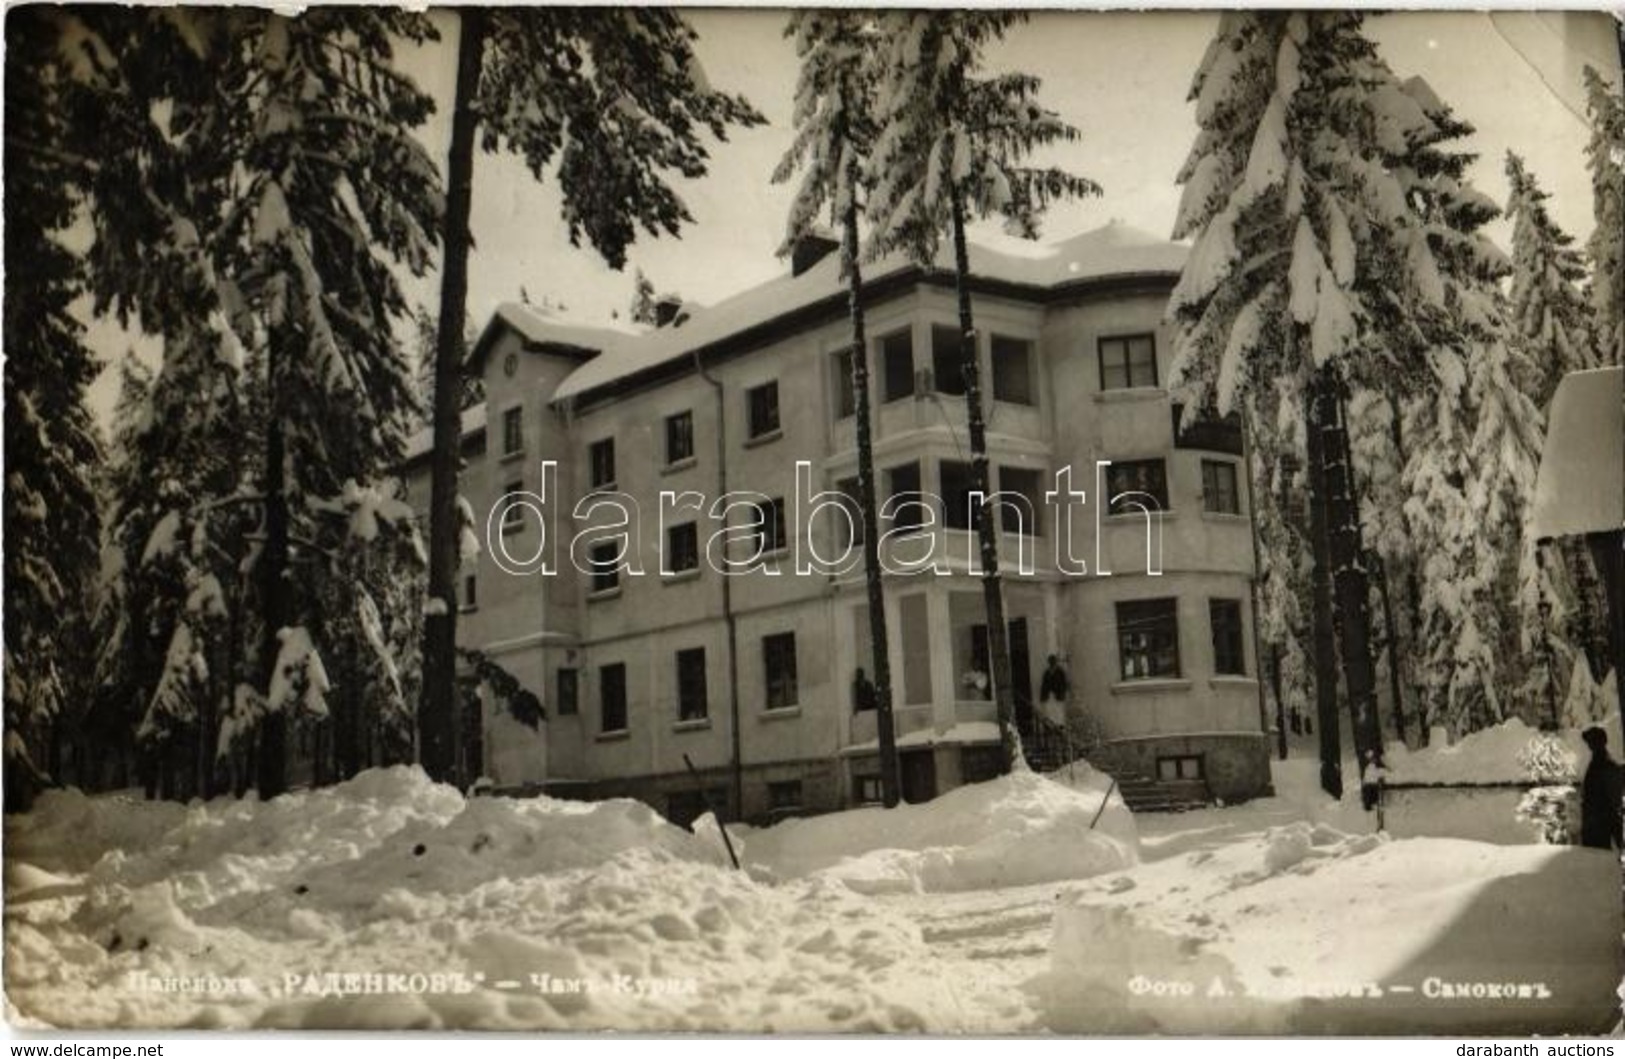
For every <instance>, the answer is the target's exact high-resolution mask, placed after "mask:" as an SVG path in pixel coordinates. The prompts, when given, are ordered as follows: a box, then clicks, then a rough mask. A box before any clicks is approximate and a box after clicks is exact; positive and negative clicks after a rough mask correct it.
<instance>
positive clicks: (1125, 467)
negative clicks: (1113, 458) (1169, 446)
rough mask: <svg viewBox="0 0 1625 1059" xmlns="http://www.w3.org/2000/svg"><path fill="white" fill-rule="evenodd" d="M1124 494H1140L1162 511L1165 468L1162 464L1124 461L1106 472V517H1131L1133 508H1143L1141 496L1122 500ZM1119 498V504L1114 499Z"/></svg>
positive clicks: (1165, 498) (1165, 505) (1165, 492)
mask: <svg viewBox="0 0 1625 1059" xmlns="http://www.w3.org/2000/svg"><path fill="white" fill-rule="evenodd" d="M1124 493H1144V494H1146V495H1147V496H1150V497H1151V498H1152V499H1154V500H1155V501H1156V502H1157V507H1158V508H1160V509H1161V510H1163V511H1167V510H1168V509H1169V505H1168V468H1167V465H1166V464H1165V463H1164V462H1163V461H1162V460H1124V461H1123V462H1121V463H1113V464H1112V465H1111V466H1110V467H1107V468H1106V500H1107V503H1108V504H1109V505H1110V506H1109V507H1107V509H1106V513H1107V514H1108V515H1132V514H1135V513H1137V512H1138V511H1139V507H1138V506H1137V505H1143V504H1145V497H1144V496H1136V497H1125V496H1123V494H1124ZM1120 497H1121V498H1122V499H1121V500H1119V499H1118V498H1120Z"/></svg>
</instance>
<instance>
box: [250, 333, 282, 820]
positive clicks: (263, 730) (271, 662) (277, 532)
mask: <svg viewBox="0 0 1625 1059" xmlns="http://www.w3.org/2000/svg"><path fill="white" fill-rule="evenodd" d="M286 342H287V338H286V334H285V329H283V328H277V329H274V330H273V332H272V334H271V338H270V343H269V352H268V355H267V357H266V373H267V374H266V377H267V378H268V379H269V380H270V390H271V394H272V398H271V399H272V402H273V404H274V403H275V402H276V400H277V398H276V393H277V383H278V381H279V380H278V372H277V365H278V362H279V361H280V360H281V359H282V358H283V357H284V356H286V355H287V350H286V349H285V348H282V347H283V346H284V345H285V343H286ZM282 414H283V413H282V411H281V410H279V409H276V408H274V407H273V409H272V411H271V414H270V415H269V416H268V417H267V418H268V420H269V422H267V424H266V428H265V470H264V476H265V479H264V487H263V489H262V492H264V494H265V544H264V546H263V547H262V548H261V550H260V557H259V567H258V573H259V593H260V614H261V627H260V686H261V687H262V688H263V689H264V694H265V696H266V701H267V702H269V701H270V696H271V686H272V683H273V682H274V680H275V677H276V664H277V656H278V654H280V649H281V640H280V637H279V636H278V634H279V633H280V632H281V631H282V627H283V625H284V624H286V623H287V620H288V609H289V608H288V532H289V527H288V496H287V468H286V465H285V464H286V460H287V452H286V444H285V439H284V437H283V429H284V428H283V421H282ZM257 749H258V759H259V760H258V765H259V767H258V778H257V780H256V781H255V784H254V785H255V788H256V789H257V790H258V791H259V795H260V799H261V800H262V801H269V800H270V799H272V798H275V797H276V796H277V795H279V794H281V793H283V792H284V791H286V790H287V789H288V718H287V716H286V715H285V714H283V713H282V712H281V711H280V710H275V709H271V710H267V712H266V714H265V719H264V720H262V721H261V722H260V726H259V739H258V747H257Z"/></svg>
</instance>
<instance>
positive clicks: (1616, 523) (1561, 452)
mask: <svg viewBox="0 0 1625 1059" xmlns="http://www.w3.org/2000/svg"><path fill="white" fill-rule="evenodd" d="M1549 419H1550V422H1549V423H1548V425H1547V430H1546V447H1545V450H1544V451H1543V452H1542V453H1541V456H1540V473H1539V475H1538V476H1537V477H1536V479H1535V506H1534V511H1533V514H1532V516H1531V518H1530V523H1529V530H1530V532H1531V533H1533V534H1534V535H1535V539H1536V540H1544V539H1546V538H1550V537H1572V536H1579V535H1582V534H1587V533H1608V532H1611V531H1613V530H1617V529H1620V528H1622V527H1625V368H1621V367H1615V368H1593V369H1592V370H1590V371H1572V372H1570V373H1569V374H1567V375H1565V376H1564V377H1563V381H1562V382H1561V383H1559V384H1558V387H1557V395H1556V396H1555V397H1553V398H1552V410H1551V415H1550V417H1549Z"/></svg>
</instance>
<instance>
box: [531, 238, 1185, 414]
mask: <svg viewBox="0 0 1625 1059" xmlns="http://www.w3.org/2000/svg"><path fill="white" fill-rule="evenodd" d="M951 253H952V251H951V248H950V247H948V246H946V245H945V246H944V247H943V248H942V250H941V253H940V254H939V256H938V260H937V267H938V268H940V269H944V270H946V269H949V268H951ZM1187 253H1189V248H1188V247H1186V246H1184V245H1182V244H1179V243H1172V242H1169V241H1168V240H1166V239H1161V238H1159V237H1157V236H1155V235H1152V234H1150V233H1149V232H1143V231H1140V230H1138V229H1136V228H1131V227H1129V226H1128V225H1126V224H1122V223H1119V222H1113V223H1111V224H1108V225H1105V226H1103V227H1100V228H1096V229H1093V230H1092V231H1088V232H1084V233H1082V234H1080V235H1076V236H1073V237H1071V238H1069V239H1063V240H1061V241H1059V242H1056V243H1050V244H1039V243H1030V242H1026V241H1024V240H1020V239H1015V238H1004V237H993V238H982V239H978V240H975V241H973V242H972V243H971V245H970V268H971V273H972V275H974V276H977V277H979V278H981V279H990V280H999V281H1003V282H1006V283H1012V284H1018V285H1022V286H1030V287H1033V288H1037V289H1040V290H1051V289H1056V288H1062V287H1066V286H1069V285H1072V284H1082V283H1087V282H1091V281H1096V280H1102V279H1108V278H1113V277H1126V276H1136V275H1146V276H1151V275H1154V276H1168V277H1173V276H1177V275H1178V274H1179V271H1180V269H1181V268H1182V267H1183V266H1184V263H1185V256H1186V254H1187ZM912 268H913V265H912V264H911V263H910V262H909V261H908V260H907V259H906V258H904V257H902V256H891V257H887V258H884V259H882V260H881V261H879V262H876V263H875V264H873V265H870V266H867V267H866V268H865V269H864V280H865V282H866V283H875V282H878V281H880V280H884V279H886V278H888V277H892V276H896V275H900V274H902V273H905V272H908V271H910V270H911V269H912ZM844 291H845V286H844V284H843V283H842V281H841V275H840V261H839V258H838V256H837V255H835V254H830V255H829V256H827V257H825V258H824V259H823V260H822V261H820V262H819V263H818V264H816V265H814V266H813V267H812V268H810V269H808V270H807V271H805V272H803V273H802V274H801V275H799V276H793V275H791V274H789V273H785V274H783V275H781V276H778V277H776V278H774V279H771V280H768V281H767V282H766V283H761V284H758V285H757V286H755V287H752V288H750V289H749V290H746V291H742V292H741V293H739V294H736V295H734V296H733V297H731V298H727V299H724V300H723V301H720V302H718V303H717V304H715V305H711V306H703V307H702V306H692V307H689V309H688V311H689V317H688V319H687V320H686V321H685V322H684V323H683V324H682V325H681V326H679V327H663V328H659V329H657V330H654V331H650V332H646V333H643V334H637V335H630V334H611V335H610V336H609V337H608V338H607V339H606V341H605V343H604V345H602V346H601V347H599V348H600V349H601V352H600V354H599V356H597V357H594V358H593V359H591V360H589V361H587V362H586V363H585V364H583V365H581V367H579V368H577V369H576V370H575V371H573V372H572V373H570V375H569V376H567V377H566V378H565V380H564V382H563V383H561V384H560V386H559V388H558V392H557V394H556V396H557V397H558V398H569V397H574V396H577V395H579V394H583V393H587V392H588V391H590V390H593V389H596V388H597V387H600V386H604V385H607V384H609V383H612V382H616V381H618V380H621V379H625V378H628V377H630V376H633V375H636V374H638V373H639V372H643V371H647V370H649V369H651V368H656V367H659V366H661V365H665V364H670V363H673V362H676V361H679V360H682V359H684V358H687V357H688V356H690V355H691V354H692V353H693V352H694V351H695V350H700V349H704V348H706V347H708V346H711V345H714V344H716V343H718V342H721V341H723V340H725V339H729V338H732V337H734V336H736V335H739V334H741V333H743V332H746V331H748V330H750V329H752V328H754V327H758V326H762V325H766V324H769V323H771V322H773V321H775V320H778V319H781V318H783V317H786V316H789V315H791V314H793V313H795V312H797V311H800V310H805V309H807V308H809V307H811V306H813V305H816V304H818V303H819V302H821V301H824V300H825V299H829V298H839V297H841V296H842V295H843V293H844Z"/></svg>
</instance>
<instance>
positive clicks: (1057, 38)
mask: <svg viewBox="0 0 1625 1059" xmlns="http://www.w3.org/2000/svg"><path fill="white" fill-rule="evenodd" d="M436 17H437V19H438V21H439V24H440V26H441V30H442V37H443V39H442V40H441V41H440V42H439V43H437V44H433V45H430V46H427V47H425V48H421V49H414V50H413V51H412V52H411V53H410V54H407V55H405V56H403V57H402V62H403V65H404V66H405V67H406V68H407V69H408V70H409V71H410V72H411V73H412V74H413V75H414V76H416V77H417V78H418V79H419V82H420V84H422V85H423V87H424V88H425V89H426V90H428V91H429V92H431V93H432V94H433V95H434V96H435V97H436V98H437V99H438V100H439V101H440V107H439V113H437V114H436V116H435V118H434V119H433V120H432V122H431V124H430V125H429V126H428V127H427V128H426V129H425V130H424V132H423V136H424V143H425V145H426V146H427V147H428V149H429V150H430V152H431V153H432V154H433V155H434V156H435V157H436V158H437V159H440V160H442V161H443V159H444V157H445V152H446V141H447V138H448V131H447V130H448V123H449V114H448V112H449V100H450V93H451V85H452V79H453V75H454V72H455V71H454V67H455V62H456V57H455V56H456V41H455V27H454V23H453V20H452V19H451V17H449V16H445V15H437V16H436ZM689 18H690V20H691V22H692V23H693V25H694V27H695V29H696V31H697V32H698V33H699V35H700V40H699V44H698V51H699V56H700V59H701V61H702V63H703V64H704V66H705V69H706V73H707V76H708V77H709V79H710V81H711V83H712V84H713V85H714V86H715V87H717V88H719V89H726V90H729V91H733V92H742V93H744V94H745V95H746V96H747V97H748V98H749V99H750V100H751V102H752V103H754V104H755V105H756V107H757V108H758V109H759V110H761V111H762V113H763V114H764V115H766V117H767V119H768V124H767V125H766V126H763V127H761V128H757V129H751V130H745V131H740V132H735V133H734V134H733V135H732V136H731V137H730V139H729V142H727V143H723V144H716V145H714V146H713V147H712V152H711V153H712V162H711V169H710V174H709V175H708V176H707V177H705V178H704V179H702V180H698V181H692V182H682V183H681V184H680V185H679V190H680V193H681V194H682V196H683V198H684V201H685V202H687V204H688V206H689V210H690V212H691V213H693V215H694V219H695V220H694V223H693V224H692V225H690V226H689V227H688V228H686V229H685V230H684V232H683V234H682V236H681V238H680V239H672V238H669V237H668V238H662V239H648V238H646V239H643V240H641V241H640V242H639V243H638V244H637V245H635V246H633V247H632V248H631V250H630V252H629V254H628V264H627V268H626V270H625V271H624V272H622V273H617V272H614V271H611V270H610V269H609V268H608V267H607V266H606V265H604V263H603V261H602V259H601V258H599V257H598V255H597V254H596V252H594V251H592V250H590V249H586V248H581V249H577V248H574V247H571V246H570V243H569V239H568V236H567V234H566V231H565V227H564V225H563V223H562V221H561V220H560V211H559V205H558V198H557V195H556V189H555V187H554V186H553V185H552V183H551V182H544V183H540V184H538V183H536V182H535V181H533V180H532V179H531V177H530V174H529V173H528V172H527V171H526V170H525V168H524V166H523V164H522V163H520V162H519V161H517V160H514V159H511V158H505V157H493V156H488V155H482V156H480V158H479V159H478V160H477V162H476V167H475V178H474V180H475V184H474V212H473V230H474V237H475V241H476V251H475V254H474V256H473V258H472V261H471V277H470V291H469V311H470V313H471V314H472V316H473V318H474V320H475V321H476V323H478V324H480V325H483V324H484V322H485V321H486V319H488V318H489V316H490V313H491V311H492V310H493V309H494V308H495V307H496V306H497V305H498V304H499V303H501V302H503V301H509V300H517V299H518V297H519V294H520V289H521V287H523V288H524V289H525V291H527V292H528V294H529V296H530V298H531V300H532V301H533V302H541V301H543V300H544V299H546V300H547V301H549V302H551V303H554V304H562V305H564V306H566V307H567V309H568V315H569V316H570V317H571V318H573V319H577V320H580V321H584V322H608V321H609V319H610V314H611V313H612V312H616V311H618V312H620V314H621V316H622V318H623V319H624V317H625V314H626V307H627V305H628V304H629V303H630V300H631V292H632V277H633V268H634V267H641V268H642V269H643V271H644V272H645V273H646V274H647V275H648V276H649V278H650V279H651V280H652V281H653V283H654V284H655V286H656V288H657V289H659V290H660V291H662V292H667V291H671V292H675V293H679V294H681V295H682V296H683V297H685V298H688V299H691V300H696V301H699V302H702V303H710V302H715V301H718V300H720V299H722V298H724V297H727V296H728V295H730V294H733V293H735V292H737V291H739V290H742V289H744V288H746V287H748V286H750V285H752V284H754V283H758V282H761V281H762V280H765V279H768V278H770V277H772V276H774V275H777V274H778V273H780V272H781V271H782V270H783V267H784V266H783V265H782V263H781V262H779V261H778V260H777V259H775V258H774V256H773V251H774V249H775V248H776V247H777V246H778V244H779V242H780V240H781V238H782V235H783V230H784V222H785V216H786V212H787V209H788V206H789V199H790V186H788V185H784V186H774V185H772V184H771V183H770V182H769V178H770V176H771V173H772V170H773V168H774V166H775V165H776V163H777V161H778V159H779V157H780V155H781V154H782V153H783V151H784V149H785V147H786V146H787V145H788V142H789V138H790V128H789V118H790V106H791V96H792V93H793V91H794V87H795V74H796V68H795V56H794V51H793V49H792V47H791V45H790V42H788V41H786V40H785V39H784V38H783V28H784V25H785V12H784V11H783V10H777V9H765V10H748V9H726V10H722V9H696V10H692V11H690V12H689ZM1217 18H1218V16H1217V14H1216V13H1213V12H1164V13H1144V14H1141V13H1128V12H1107V13H1098V12H1059V11H1048V12H1039V13H1035V14H1034V15H1033V17H1032V20H1031V21H1030V22H1029V23H1027V24H1026V25H1024V26H1021V27H1019V28H1018V29H1017V30H1016V31H1015V32H1013V33H1012V34H1011V35H1010V36H1009V38H1008V39H1007V40H1006V41H1004V42H1003V43H1002V44H1000V45H998V46H996V47H995V48H994V49H993V50H992V51H990V53H989V56H988V57H989V60H990V64H991V65H993V66H996V67H1019V68H1022V69H1025V70H1027V71H1029V72H1032V73H1035V74H1038V75H1039V76H1041V77H1042V78H1043V80H1044V85H1043V88H1042V90H1041V98H1042V100H1043V101H1044V103H1045V104H1046V105H1048V106H1049V107H1051V108H1052V109H1054V110H1056V111H1058V112H1059V113H1060V114H1061V116H1062V117H1063V118H1065V119H1066V120H1067V121H1070V122H1071V123H1072V124H1074V125H1076V126H1078V127H1079V128H1080V129H1081V130H1082V132H1083V139H1082V141H1081V142H1080V143H1078V144H1074V145H1069V146H1068V147H1067V148H1066V149H1065V151H1064V152H1061V151H1058V152H1056V154H1055V156H1054V159H1053V160H1054V161H1057V162H1059V163H1060V164H1062V165H1064V166H1066V167H1067V168H1070V169H1072V170H1074V171H1076V172H1079V173H1082V174H1084V175H1086V176H1088V177H1091V178H1092V179H1094V180H1095V181H1096V182H1097V183H1099V184H1100V185H1102V187H1103V189H1104V194H1103V195H1102V196H1100V197H1098V198H1094V199H1089V200H1086V201H1083V202H1080V203H1072V204H1066V205H1064V206H1061V207H1058V208H1056V209H1054V210H1053V211H1052V212H1051V215H1050V217H1049V219H1048V220H1047V222H1046V223H1045V228H1044V231H1045V235H1046V236H1047V237H1054V238H1062V237H1065V236H1068V235H1072V234H1075V233H1077V232H1079V231H1083V230H1085V229H1088V228H1093V227H1096V226H1098V225H1101V224H1104V223H1106V222H1107V221H1110V220H1113V219H1117V220H1122V221H1125V222H1127V223H1129V224H1131V225H1134V226H1136V227H1139V228H1143V229H1145V230H1147V231H1150V232H1153V233H1155V234H1158V235H1167V234H1168V233H1169V231H1170V229H1171V227H1172V224H1173V218H1174V210H1175V208H1176V206H1177V204H1178V201H1179V188H1178V187H1177V186H1176V185H1175V184H1174V176H1175V174H1176V173H1177V172H1178V170H1179V167H1180V165H1181V163H1182V162H1183V161H1184V158H1185V154H1186V152H1187V151H1188V150H1189V148H1190V144H1191V140H1192V138H1193V136H1194V134H1195V123H1194V118H1193V116H1192V108H1191V105H1190V104H1188V103H1187V102H1186V99H1185V97H1186V92H1187V90H1188V88H1189V84H1190V79H1191V75H1192V73H1193V72H1194V70H1195V68H1196V64H1197V62H1198V61H1199V59H1200V58H1201V55H1202V52H1203V50H1204V48H1205V47H1206V45H1207V42H1208V41H1209V40H1210V39H1211V37H1212V34H1213V31H1214V28H1215V25H1216V23H1217ZM1367 32H1368V33H1369V34H1370V35H1371V36H1372V37H1373V38H1374V39H1375V40H1376V42H1377V44H1378V46H1379V48H1380V50H1381V54H1382V56H1383V58H1385V59H1386V60H1387V62H1388V64H1389V66H1391V67H1392V68H1393V69H1394V71H1395V72H1396V73H1397V74H1398V75H1400V76H1401V77H1409V76H1412V75H1416V74H1420V75H1421V76H1423V77H1425V78H1426V79H1427V80H1428V82H1429V83H1430V84H1431V85H1432V86H1433V88H1434V91H1435V92H1436V93H1437V94H1438V95H1439V97H1440V98H1441V99H1442V100H1443V101H1444V102H1445V103H1447V104H1449V105H1450V106H1451V107H1453V108H1454V109H1455V111H1456V113H1457V114H1458V115H1459V116H1460V117H1462V118H1464V119H1465V120H1467V121H1469V122H1471V123H1472V124H1473V125H1474V126H1476V127H1477V133H1476V134H1475V135H1474V136H1473V137H1472V138H1471V140H1470V141H1469V142H1468V143H1467V144H1466V146H1467V148H1468V149H1470V150H1473V151H1476V152H1478V154H1479V156H1480V158H1479V161H1478V162H1477V163H1475V165H1474V167H1473V168H1472V169H1471V170H1470V172H1469V176H1470V178H1471V179H1472V180H1473V182H1474V183H1475V184H1476V185H1477V186H1478V188H1479V189H1480V190H1482V191H1483V192H1485V193H1486V194H1488V195H1489V196H1490V197H1491V198H1493V199H1495V200H1496V201H1497V202H1502V203H1504V201H1505V197H1506V190H1507V189H1506V180H1505V176H1504V173H1503V171H1502V166H1503V158H1504V155H1505V152H1506V150H1507V149H1508V148H1509V147H1510V148H1512V149H1515V150H1517V151H1518V152H1519V153H1520V154H1522V155H1523V156H1524V158H1525V160H1526V161H1527V163H1528V164H1529V167H1530V169H1531V170H1532V171H1533V172H1534V174H1535V175H1536V177H1537V178H1538V179H1539V180H1540V181H1541V183H1542V185H1543V186H1544V187H1545V188H1546V190H1547V191H1548V192H1550V193H1551V195H1552V202H1551V204H1550V205H1551V210H1552V213H1553V214H1554V216H1555V217H1556V219H1557V221H1558V222H1559V223H1560V224H1561V225H1562V226H1563V227H1564V228H1565V229H1566V230H1567V231H1568V232H1569V233H1570V234H1572V235H1574V236H1575V237H1576V238H1578V239H1582V240H1583V239H1584V238H1585V236H1586V235H1588V234H1589V232H1590V231H1591V227H1592V222H1591V186H1590V178H1589V176H1588V174H1587V172H1586V169H1585V156H1584V153H1583V152H1584V148H1585V144H1586V140H1587V137H1588V131H1587V128H1586V126H1585V123H1584V120H1583V117H1584V112H1585V105H1584V93H1583V90H1582V89H1581V87H1580V86H1581V82H1580V71H1581V69H1582V67H1583V66H1584V65H1585V63H1587V62H1590V63H1592V64H1594V65H1597V66H1599V68H1601V69H1604V70H1608V71H1613V70H1617V68H1618V59H1617V58H1616V57H1615V56H1616V54H1617V53H1616V52H1615V50H1614V43H1613V34H1612V28H1611V26H1610V25H1609V22H1608V16H1606V15H1603V14H1597V13H1588V14H1563V13H1558V12H1551V11H1542V12H1538V13H1528V12H1498V13H1495V14H1493V15H1492V14H1486V13H1483V12H1469V11H1423V12H1403V13H1396V14H1386V15H1374V16H1372V17H1371V18H1370V19H1369V20H1368V22H1367ZM1490 234H1491V236H1492V238H1495V239H1496V240H1497V241H1498V242H1500V243H1501V244H1502V246H1503V248H1505V247H1506V245H1507V241H1508V239H1509V237H1510V227H1509V226H1508V225H1506V224H1505V223H1498V224H1497V225H1495V226H1493V227H1492V228H1491V229H1490ZM436 283H437V277H435V276H434V275H432V274H431V276H430V277H428V278H427V279H426V280H424V281H421V282H415V283H413V284H412V285H411V286H410V294H411V296H413V297H414V298H416V299H417V300H419V301H421V302H422V303H424V304H426V305H428V306H430V307H433V306H434V305H435V304H436V300H437V299H436ZM91 339H92V344H93V347H94V348H96V349H97V350H98V352H100V353H102V354H103V355H104V356H106V357H108V358H109V359H110V360H116V358H117V357H118V356H120V355H121V354H122V353H123V351H124V350H125V349H126V348H129V347H130V345H131V342H130V339H129V337H128V336H126V335H123V334H122V333H120V332H118V331H116V330H115V329H113V328H111V327H107V326H97V327H94V328H93V329H92V336H91ZM143 345H145V344H143ZM142 352H143V354H144V355H145V354H146V353H147V352H148V350H147V349H146V348H143V350H142ZM116 390H117V372H116V371H107V372H104V374H103V376H102V378H101V379H100V380H99V381H98V382H97V384H96V385H95V386H94V387H93V388H92V393H91V404H92V408H93V409H94V410H96V412H97V413H98V415H99V416H102V417H105V415H106V413H107V410H108V409H110V408H111V406H112V402H113V400H114V398H115V396H116Z"/></svg>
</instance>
